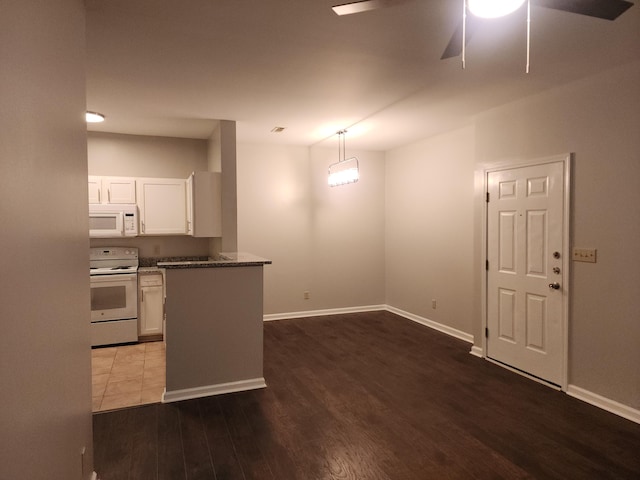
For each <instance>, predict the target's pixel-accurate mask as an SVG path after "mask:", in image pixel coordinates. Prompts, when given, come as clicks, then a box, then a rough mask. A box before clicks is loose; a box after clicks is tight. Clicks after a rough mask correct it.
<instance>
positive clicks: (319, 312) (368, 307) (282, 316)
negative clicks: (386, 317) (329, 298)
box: [262, 305, 387, 322]
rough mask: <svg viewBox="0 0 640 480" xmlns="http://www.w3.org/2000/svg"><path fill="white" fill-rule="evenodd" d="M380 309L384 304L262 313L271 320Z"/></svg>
mask: <svg viewBox="0 0 640 480" xmlns="http://www.w3.org/2000/svg"><path fill="white" fill-rule="evenodd" d="M380 310H387V306H386V305H363V306H360V307H344V308H327V309H323V310H308V311H304V312H289V313H270V314H267V315H263V317H262V318H263V320H264V321H265V322H270V321H272V320H287V319H291V318H306V317H322V316H325V315H340V314H343V313H361V312H377V311H380Z"/></svg>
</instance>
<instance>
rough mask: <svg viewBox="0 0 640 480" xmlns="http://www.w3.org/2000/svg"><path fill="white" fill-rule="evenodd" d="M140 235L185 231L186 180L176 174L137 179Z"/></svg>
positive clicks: (183, 232)
mask: <svg viewBox="0 0 640 480" xmlns="http://www.w3.org/2000/svg"><path fill="white" fill-rule="evenodd" d="M136 189H137V199H138V202H137V203H138V208H139V209H140V234H141V235H186V234H187V233H188V228H187V193H186V181H185V180H183V179H173V178H138V179H137V180H136Z"/></svg>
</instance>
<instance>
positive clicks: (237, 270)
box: [158, 253, 271, 402]
mask: <svg viewBox="0 0 640 480" xmlns="http://www.w3.org/2000/svg"><path fill="white" fill-rule="evenodd" d="M270 263H271V261H270V260H266V259H264V258H260V257H257V256H255V255H251V254H247V253H221V254H219V255H218V256H217V257H216V259H215V260H205V261H182V262H158V267H159V268H164V269H165V271H166V291H167V299H166V330H165V342H166V359H167V360H166V361H167V381H166V391H165V393H164V396H163V402H174V401H178V400H185V399H188V398H197V397H204V396H209V395H217V394H221V393H229V392H236V391H242V390H251V389H255V388H263V387H265V386H266V383H265V380H264V376H263V324H262V322H263V266H264V265H267V264H270Z"/></svg>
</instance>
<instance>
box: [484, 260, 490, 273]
mask: <svg viewBox="0 0 640 480" xmlns="http://www.w3.org/2000/svg"><path fill="white" fill-rule="evenodd" d="M484 268H485V269H486V270H487V271H489V260H485V261H484Z"/></svg>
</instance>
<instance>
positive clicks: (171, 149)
mask: <svg viewBox="0 0 640 480" xmlns="http://www.w3.org/2000/svg"><path fill="white" fill-rule="evenodd" d="M208 148H209V146H208V142H207V140H198V139H190V138H171V137H149V136H144V135H123V134H119V133H102V132H88V133H87V151H88V157H89V175H114V176H123V177H126V176H129V177H158V178H187V177H188V176H189V175H190V174H191V172H193V171H205V170H208Z"/></svg>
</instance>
